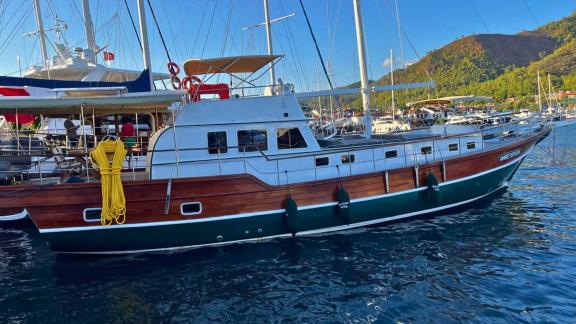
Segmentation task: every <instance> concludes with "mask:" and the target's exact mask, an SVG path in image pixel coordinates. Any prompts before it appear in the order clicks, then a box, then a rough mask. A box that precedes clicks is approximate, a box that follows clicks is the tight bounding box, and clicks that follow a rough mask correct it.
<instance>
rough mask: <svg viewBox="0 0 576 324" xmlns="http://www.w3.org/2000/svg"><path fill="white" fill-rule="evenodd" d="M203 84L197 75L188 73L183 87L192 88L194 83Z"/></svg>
mask: <svg viewBox="0 0 576 324" xmlns="http://www.w3.org/2000/svg"><path fill="white" fill-rule="evenodd" d="M195 83H196V84H201V83H202V80H200V79H199V78H198V77H197V76H194V75H188V76H186V77H185V78H184V80H182V89H184V90H190V89H191V88H192V87H193V85H194V84H195Z"/></svg>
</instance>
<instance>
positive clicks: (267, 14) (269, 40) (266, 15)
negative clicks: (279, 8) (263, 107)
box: [264, 0, 276, 85]
mask: <svg viewBox="0 0 576 324" xmlns="http://www.w3.org/2000/svg"><path fill="white" fill-rule="evenodd" d="M264 21H265V25H266V43H267V45H268V55H273V53H274V51H273V50H272V30H271V25H270V12H269V10H268V0H264ZM269 66H270V84H271V85H275V84H276V75H275V73H274V63H270V65H269Z"/></svg>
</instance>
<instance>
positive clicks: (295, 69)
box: [276, 0, 309, 87]
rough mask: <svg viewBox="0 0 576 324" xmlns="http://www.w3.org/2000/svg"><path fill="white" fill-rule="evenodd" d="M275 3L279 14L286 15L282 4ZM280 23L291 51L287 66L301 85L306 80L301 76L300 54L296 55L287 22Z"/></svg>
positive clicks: (296, 51)
mask: <svg viewBox="0 0 576 324" xmlns="http://www.w3.org/2000/svg"><path fill="white" fill-rule="evenodd" d="M276 4H277V6H278V8H279V9H280V14H281V15H282V16H286V15H285V12H284V8H283V6H282V4H281V3H280V1H279V0H277V1H276ZM280 23H281V25H282V28H283V29H284V35H285V36H286V38H287V40H288V42H287V43H288V48H289V50H290V53H291V55H290V59H291V60H292V64H289V65H288V67H289V68H290V70H291V71H292V73H293V74H294V77H295V79H297V81H298V82H299V83H300V85H302V82H303V81H304V82H307V80H306V79H303V78H302V75H306V74H305V73H304V71H303V67H304V64H302V62H301V58H300V55H298V54H299V52H298V50H297V49H296V50H295V49H294V48H295V45H294V43H295V42H294V40H293V39H292V33H291V31H290V30H289V28H288V24H287V22H286V21H282V22H280ZM279 44H280V46H281V48H282V51H285V50H284V48H283V46H282V43H280V42H279ZM285 66H286V65H282V68H283V70H282V71H283V73H284V78H286V76H285V74H286V70H285V69H284V67H285ZM306 85H307V86H308V84H306ZM308 87H309V86H308Z"/></svg>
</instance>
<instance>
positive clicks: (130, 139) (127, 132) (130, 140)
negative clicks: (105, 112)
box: [120, 116, 136, 151]
mask: <svg viewBox="0 0 576 324" xmlns="http://www.w3.org/2000/svg"><path fill="white" fill-rule="evenodd" d="M135 136H136V128H134V125H133V124H132V118H130V117H128V116H126V117H124V118H123V119H122V129H121V130H120V137H121V138H122V140H123V141H124V143H125V144H126V148H127V149H128V151H130V150H131V149H132V147H133V146H134V145H136V138H135Z"/></svg>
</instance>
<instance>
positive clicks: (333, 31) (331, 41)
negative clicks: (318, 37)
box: [328, 0, 342, 86]
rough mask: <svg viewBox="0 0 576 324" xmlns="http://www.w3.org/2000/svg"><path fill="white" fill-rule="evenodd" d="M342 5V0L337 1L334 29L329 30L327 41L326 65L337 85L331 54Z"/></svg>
mask: <svg viewBox="0 0 576 324" xmlns="http://www.w3.org/2000/svg"><path fill="white" fill-rule="evenodd" d="M341 7H342V0H339V1H338V6H337V7H336V21H335V22H334V24H333V25H334V29H332V30H331V32H332V37H331V39H330V41H329V43H328V65H329V69H330V76H331V77H332V81H333V82H334V85H335V86H338V85H337V84H336V80H335V78H334V68H333V66H332V63H331V62H332V61H333V54H334V44H335V43H336V30H337V29H338V21H339V20H340V9H341Z"/></svg>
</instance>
